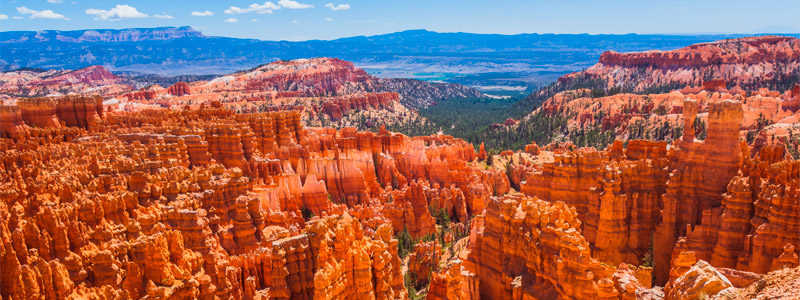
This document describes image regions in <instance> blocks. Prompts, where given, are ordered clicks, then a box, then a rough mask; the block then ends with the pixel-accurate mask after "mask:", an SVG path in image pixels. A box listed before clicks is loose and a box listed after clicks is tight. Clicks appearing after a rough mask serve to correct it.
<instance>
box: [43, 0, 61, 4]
mask: <svg viewBox="0 0 800 300" xmlns="http://www.w3.org/2000/svg"><path fill="white" fill-rule="evenodd" d="M47 3H53V4H58V3H64V0H47Z"/></svg>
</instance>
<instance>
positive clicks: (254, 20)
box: [250, 19, 258, 22]
mask: <svg viewBox="0 0 800 300" xmlns="http://www.w3.org/2000/svg"><path fill="white" fill-rule="evenodd" d="M250 22H258V19H250Z"/></svg>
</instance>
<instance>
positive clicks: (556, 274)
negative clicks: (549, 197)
mask: <svg viewBox="0 0 800 300" xmlns="http://www.w3.org/2000/svg"><path fill="white" fill-rule="evenodd" d="M580 226H581V221H580V220H578V214H577V213H576V211H575V209H574V208H572V207H570V206H568V205H566V204H564V203H563V202H556V203H549V202H546V201H542V200H539V199H537V198H529V197H526V196H520V195H515V196H509V195H507V196H505V197H495V198H492V200H491V201H490V203H489V205H488V206H487V209H486V214H485V215H483V216H479V217H478V218H477V219H476V220H475V221H474V223H473V228H472V232H473V233H472V235H471V236H470V245H469V249H470V253H469V256H468V257H469V262H470V264H469V265H470V266H469V267H468V269H469V270H470V271H472V272H474V273H475V274H476V275H477V277H478V278H480V295H481V298H488V299H520V298H522V299H525V298H533V299H555V298H567V299H619V298H620V297H621V294H624V293H627V290H628V289H631V290H633V291H635V290H637V289H639V288H644V287H642V286H635V285H636V284H634V285H631V286H630V287H626V288H625V290H618V289H617V287H618V286H619V287H622V286H625V285H624V284H621V283H620V282H619V280H618V279H616V278H615V276H614V273H615V272H616V269H615V268H614V267H611V266H608V265H605V264H603V263H601V262H600V261H599V260H597V259H594V258H592V257H591V251H590V249H589V243H588V242H587V241H586V240H585V239H584V238H583V236H582V235H581V229H580ZM629 284H631V283H629Z"/></svg>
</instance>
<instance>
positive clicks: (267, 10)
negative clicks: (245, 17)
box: [225, 1, 281, 15]
mask: <svg viewBox="0 0 800 300" xmlns="http://www.w3.org/2000/svg"><path fill="white" fill-rule="evenodd" d="M273 9H281V7H280V6H278V5H275V3H272V2H270V1H267V2H264V4H258V3H253V4H250V6H248V7H247V8H239V7H236V6H231V7H230V8H228V9H226V10H225V13H226V14H229V15H232V14H244V13H249V12H255V13H258V14H271V13H272V10H273Z"/></svg>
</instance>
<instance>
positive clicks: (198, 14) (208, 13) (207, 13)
mask: <svg viewBox="0 0 800 300" xmlns="http://www.w3.org/2000/svg"><path fill="white" fill-rule="evenodd" d="M192 15H193V16H195V17H208V16H213V15H214V12H213V11H210V10H206V11H193V12H192Z"/></svg>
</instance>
